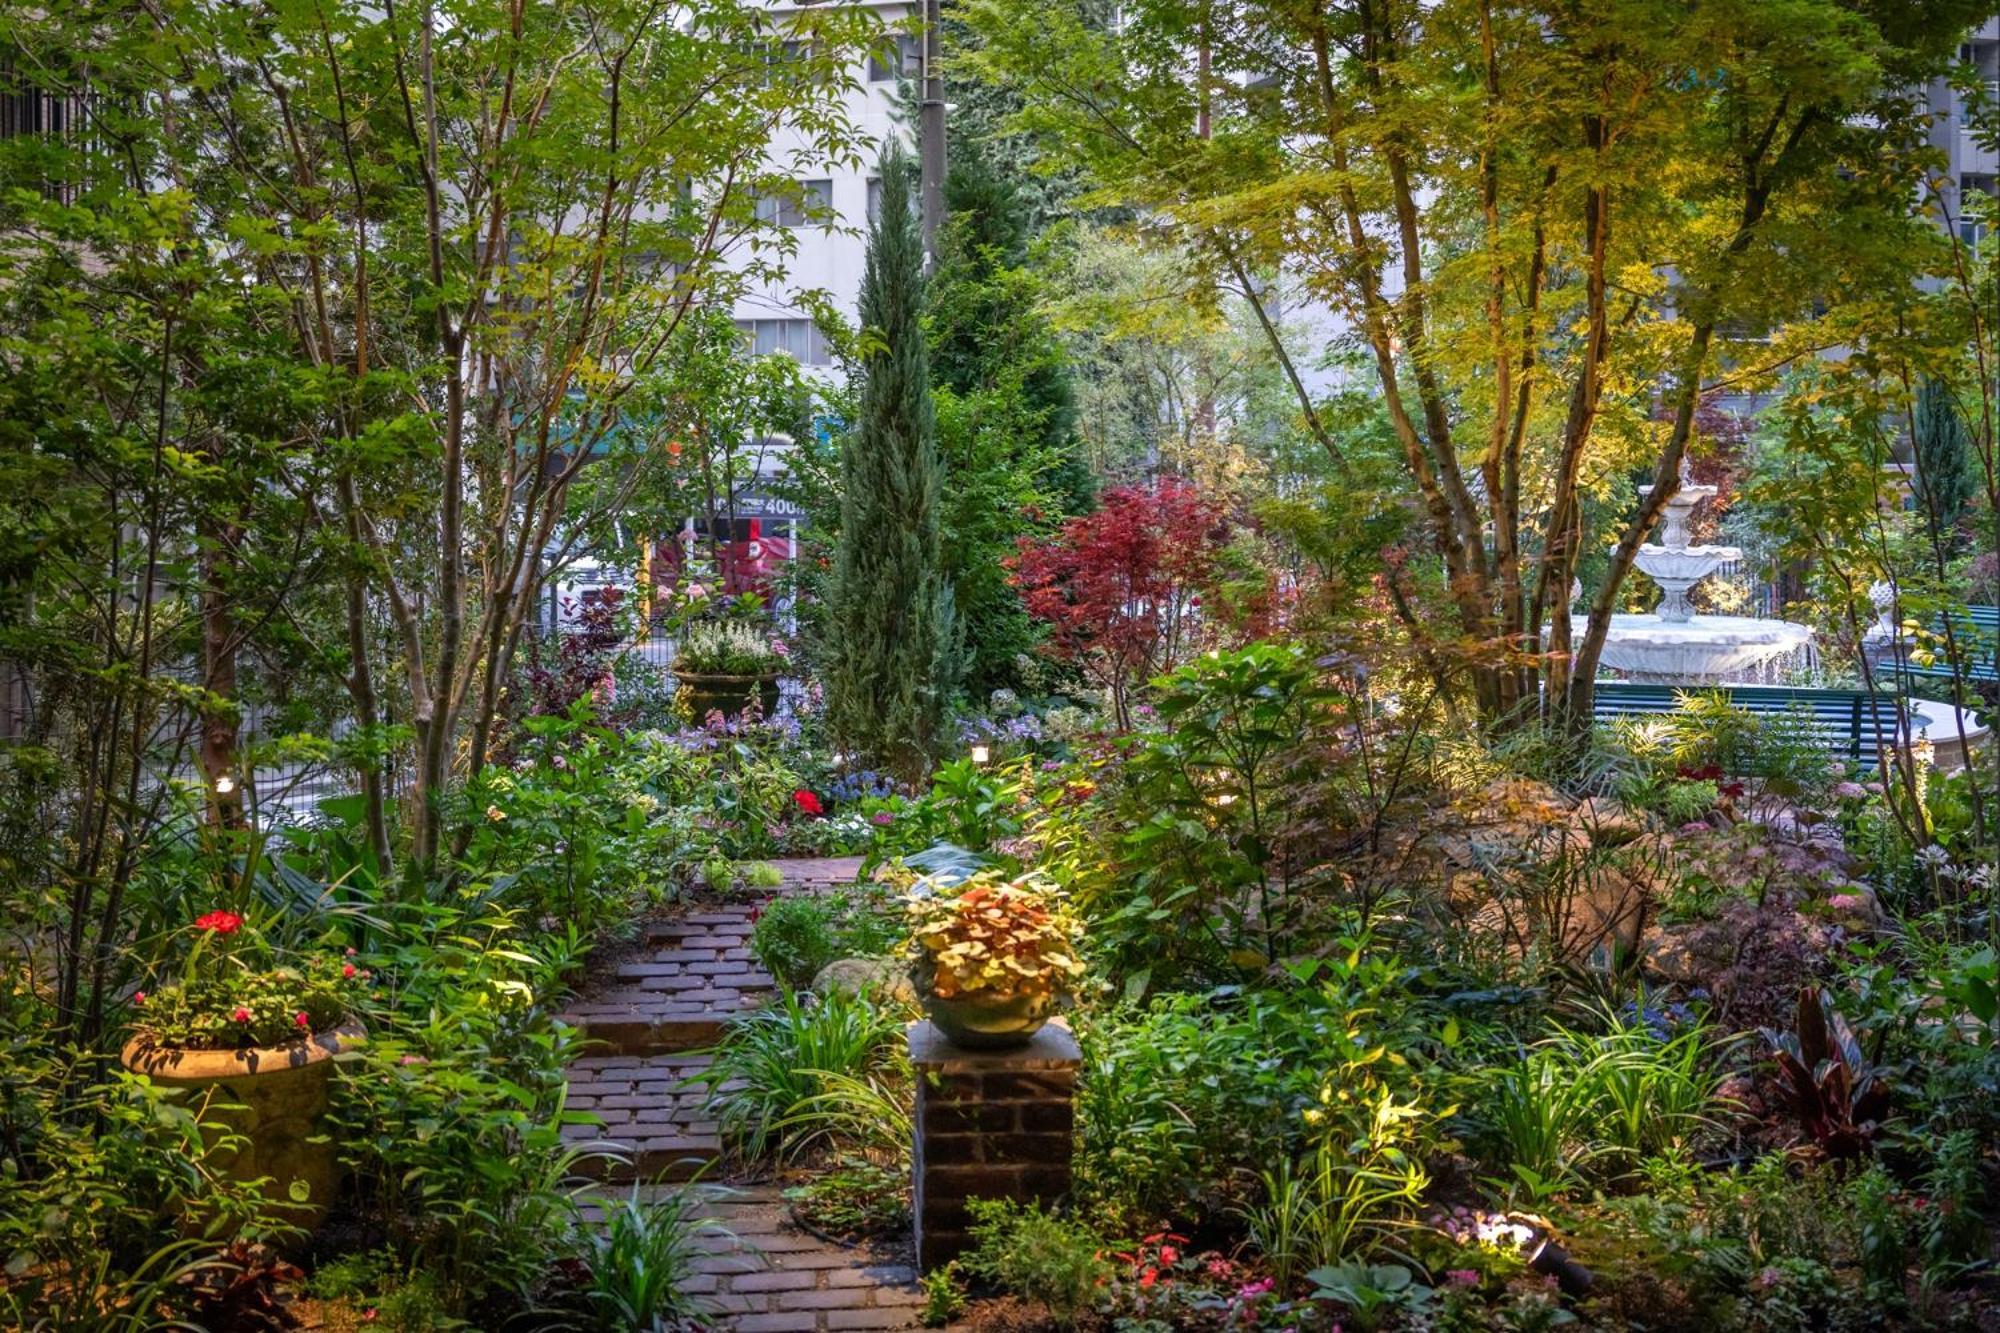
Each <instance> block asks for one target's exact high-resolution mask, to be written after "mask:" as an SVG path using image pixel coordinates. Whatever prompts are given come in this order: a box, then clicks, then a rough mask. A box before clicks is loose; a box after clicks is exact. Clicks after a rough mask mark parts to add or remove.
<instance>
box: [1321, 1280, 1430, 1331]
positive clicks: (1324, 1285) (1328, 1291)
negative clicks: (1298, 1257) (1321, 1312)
mask: <svg viewBox="0 0 2000 1333" xmlns="http://www.w3.org/2000/svg"><path fill="white" fill-rule="evenodd" d="M1306 1281H1308V1282H1310V1283H1312V1285H1313V1299H1314V1300H1324V1301H1335V1302H1338V1303H1339V1304H1340V1305H1341V1306H1342V1307H1343V1308H1344V1309H1345V1310H1346V1311H1347V1320H1346V1321H1345V1322H1344V1323H1343V1325H1342V1326H1343V1327H1347V1326H1349V1325H1351V1326H1352V1327H1354V1328H1356V1329H1359V1330H1362V1333H1370V1331H1371V1330H1374V1329H1378V1328H1382V1327H1384V1326H1385V1323H1387V1322H1388V1321H1390V1320H1394V1319H1399V1318H1400V1319H1411V1320H1422V1319H1423V1318H1424V1317H1425V1315H1427V1314H1428V1313H1429V1310H1430V1305H1431V1298H1432V1292H1431V1289H1430V1288H1429V1287H1426V1286H1423V1285H1422V1284H1421V1283H1419V1282H1417V1280H1416V1278H1415V1276H1414V1275H1413V1274H1412V1273H1411V1272H1410V1270H1409V1269H1407V1268H1405V1267H1403V1266H1402V1265H1401V1264H1362V1263H1341V1264H1329V1265H1327V1266H1326V1267H1324V1268H1315V1269H1314V1270H1313V1271H1312V1272H1310V1273H1307V1274H1306Z"/></svg>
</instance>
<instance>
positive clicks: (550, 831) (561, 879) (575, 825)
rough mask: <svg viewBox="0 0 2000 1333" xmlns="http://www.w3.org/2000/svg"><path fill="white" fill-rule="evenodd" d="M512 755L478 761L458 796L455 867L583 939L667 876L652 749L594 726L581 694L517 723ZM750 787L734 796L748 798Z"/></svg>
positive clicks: (666, 833)
mask: <svg viewBox="0 0 2000 1333" xmlns="http://www.w3.org/2000/svg"><path fill="white" fill-rule="evenodd" d="M518 750H519V755H520V760H519V762H518V763H517V764H516V765H515V766H514V767H512V768H502V767H499V766H494V767H489V768H487V769H486V770H484V771H483V772H481V773H480V774H478V775H477V776H476V777H474V778H473V780H472V781H471V782H469V783H467V784H466V788H465V791H464V793H463V796H462V798H461V800H462V804H463V806H464V808H465V810H466V811H467V818H468V822H469V827H470V830H471V832H470V837H469V840H468V842H467V844H466V848H465V852H464V854H463V856H462V857H461V858H460V864H461V866H462V867H464V869H465V870H466V871H468V872H469V873H471V874H472V875H475V876H478V877H480V878H482V879H485V880H487V881H488V882H490V883H491V885H492V887H493V891H494V893H495V894H496V895H497V898H498V901H500V902H503V903H505V904H507V905H509V906H513V907H518V908H519V909H521V910H522V911H524V912H529V913H532V914H533V915H534V916H536V917H544V916H546V917H552V918H554V919H556V920H559V921H566V922H570V923H572V924H573V925H574V926H575V927H576V929H577V930H578V931H579V932H580V933H581V934H584V935H586V936H590V935H595V934H597V933H598V932H600V931H603V930H605V929H607V928H608V927H611V926H612V925H614V924H622V923H623V920H624V918H625V916H626V915H627V913H628V911H629V908H630V906H631V905H632V903H633V902H634V901H635V900H637V899H639V898H641V897H643V896H645V895H646V894H648V893H649V892H650V893H652V894H654V895H657V894H659V893H661V892H663V891H664V889H665V887H666V886H667V884H668V883H669V882H670V879H671V873H672V870H673V867H674V864H675V860H676V855H675V854H676V852H677V850H678V849H677V848H676V847H675V846H674V844H673V842H672V840H671V839H672V835H673V833H674V829H673V826H672V825H669V824H661V823H656V822H655V821H654V820H653V819H652V818H650V816H651V814H652V813H653V811H654V810H655V809H657V808H658V804H659V798H658V797H656V796H654V795H653V794H652V792H651V791H649V790H648V788H649V787H653V786H655V785H666V784H662V783H659V781H658V778H656V777H655V774H656V773H657V772H658V769H659V761H660V760H661V759H663V758H664V756H661V755H659V754H658V752H657V751H651V752H649V751H648V750H646V749H645V748H643V747H641V746H640V745H639V744H637V743H636V742H635V741H634V740H632V739H631V738H630V737H627V736H624V735H621V734H619V733H617V732H615V731H612V730H611V729H609V728H607V727H605V726H602V725H600V724H599V723H598V722H597V721H596V719H595V717H594V714H593V706H592V703H591V700H590V699H589V698H588V697H585V698H582V699H579V700H577V701H576V702H575V703H574V704H573V705H572V706H571V707H570V710H569V711H568V712H567V713H564V714H557V715H551V716H545V717H530V718H526V719H524V720H523V721H522V723H521V737H520V740H519V742H518ZM754 794H755V789H754V788H752V789H751V791H750V792H747V793H745V795H754Z"/></svg>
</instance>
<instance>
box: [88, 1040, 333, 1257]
mask: <svg viewBox="0 0 2000 1333" xmlns="http://www.w3.org/2000/svg"><path fill="white" fill-rule="evenodd" d="M367 1039H368V1034H367V1030H366V1029H365V1028H363V1027H362V1026H361V1023H360V1022H359V1021H358V1020H355V1019H350V1020H348V1021H347V1022H346V1023H344V1024H342V1025H341V1026H340V1027H337V1028H334V1029H333V1030H332V1031H330V1032H320V1033H315V1034H314V1035H313V1036H312V1037H311V1038H310V1039H309V1040H306V1041H300V1042H293V1043H291V1044H289V1045H286V1046H246V1047H243V1048H241V1049H240V1050H233V1051H190V1050H183V1049H181V1048H179V1047H175V1046H157V1045H154V1044H153V1043H152V1042H151V1041H149V1040H148V1039H146V1038H143V1037H134V1038H133V1039H132V1040H131V1041H129V1042H127V1043H126V1045H125V1049H124V1051H123V1052H122V1053H121V1055H120V1058H121V1059H122V1060H123V1061H124V1063H125V1067H126V1068H127V1069H129V1070H131V1071H132V1072H133V1073H135V1074H144V1075H145V1076H146V1077H147V1078H149V1079H151V1080H152V1081H153V1082H154V1083H155V1084H157V1085H159V1086H160V1087H163V1088H184V1089H186V1090H187V1093H188V1098H187V1101H188V1104H189V1105H190V1106H192V1107H193V1108H194V1109H195V1110H196V1112H197V1114H198V1116H199V1118H200V1122H201V1124H202V1127H203V1129H204V1130H213V1131H214V1135H215V1136H220V1135H222V1134H229V1135H240V1136H241V1137H242V1139H243V1140H244V1142H243V1143H242V1145H241V1146H240V1147H237V1148H228V1147H219V1148H214V1149H212V1151H211V1152H210V1155H209V1159H208V1160H209V1164H210V1165H211V1166H213V1167H214V1168H215V1169H216V1170H217V1171H218V1172H220V1173H222V1174H224V1175H227V1176H229V1177H230V1178H231V1179H233V1180H242V1181H251V1180H265V1181H266V1184H265V1186H264V1193H265V1197H267V1198H269V1199H272V1200H274V1201H276V1202H277V1204H278V1205H279V1208H278V1211H279V1213H280V1215H281V1216H282V1217H283V1218H284V1220H285V1221H287V1222H290V1223H292V1224H293V1225H295V1226H300V1227H303V1228H305V1229H306V1230H307V1231H311V1230H312V1229H313V1228H315V1227H317V1226H318V1225H319V1224H320V1223H321V1222H323V1221H325V1220H326V1213H327V1209H328V1208H329V1207H330V1206H331V1205H332V1203H333V1195H334V1190H335V1189H336V1188H337V1187H338V1185H339V1183H340V1158H339V1151H338V1145H337V1144H335V1143H334V1142H333V1140H332V1139H331V1138H330V1137H327V1132H326V1125H325V1123H324V1121H325V1119H326V1106H327V1088H328V1083H329V1080H330V1079H331V1078H332V1076H333V1057H334V1056H336V1055H338V1054H340V1053H341V1052H342V1051H344V1050H351V1049H353V1048H354V1047H356V1046H358V1045H360V1044H361V1043H362V1042H364V1041H366V1040H367ZM211 1092H212V1095H207V1094H210V1093H211ZM205 1095H206V1103H205V1104H204V1097H205ZM314 1140H317V1142H315V1141H314ZM213 1141H214V1137H213V1136H212V1137H211V1138H210V1142H211V1143H212V1142H213ZM301 1187H302V1188H303V1190H304V1193H303V1195H299V1196H295V1191H296V1190H297V1189H299V1188H301Z"/></svg>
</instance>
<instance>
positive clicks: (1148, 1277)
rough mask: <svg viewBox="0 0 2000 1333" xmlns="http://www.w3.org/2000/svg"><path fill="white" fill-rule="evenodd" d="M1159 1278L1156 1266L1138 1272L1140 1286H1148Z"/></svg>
mask: <svg viewBox="0 0 2000 1333" xmlns="http://www.w3.org/2000/svg"><path fill="white" fill-rule="evenodd" d="M1159 1280H1160V1270H1159V1269H1157V1268H1149V1269H1147V1270H1146V1271H1145V1272H1143V1273H1141V1274H1139V1285H1140V1286H1142V1287H1150V1286H1152V1285H1153V1284H1154V1283H1155V1282H1158V1281H1159Z"/></svg>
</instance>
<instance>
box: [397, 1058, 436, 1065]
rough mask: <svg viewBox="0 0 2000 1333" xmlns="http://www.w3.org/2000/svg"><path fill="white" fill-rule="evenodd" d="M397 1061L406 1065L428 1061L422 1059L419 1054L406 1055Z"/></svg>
mask: <svg viewBox="0 0 2000 1333" xmlns="http://www.w3.org/2000/svg"><path fill="white" fill-rule="evenodd" d="M397 1063H399V1064H401V1065H404V1066H405V1067H407V1066H409V1065H427V1064H429V1063H430V1061H428V1060H426V1059H424V1057H423V1056H421V1055H406V1056H404V1057H403V1058H402V1059H401V1060H400V1061H398V1062H397Z"/></svg>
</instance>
